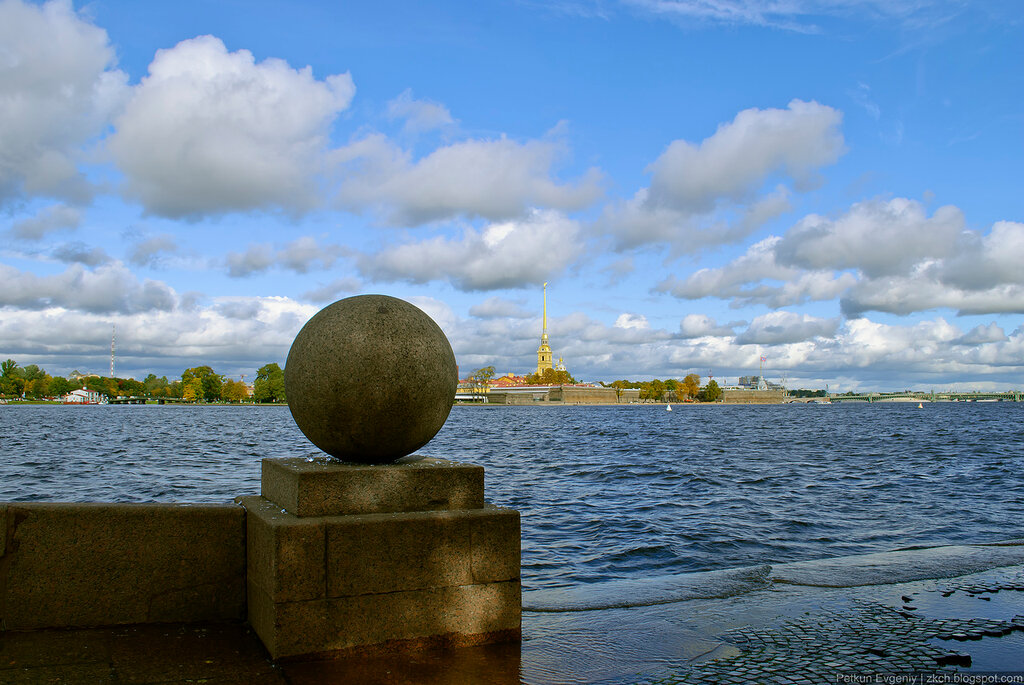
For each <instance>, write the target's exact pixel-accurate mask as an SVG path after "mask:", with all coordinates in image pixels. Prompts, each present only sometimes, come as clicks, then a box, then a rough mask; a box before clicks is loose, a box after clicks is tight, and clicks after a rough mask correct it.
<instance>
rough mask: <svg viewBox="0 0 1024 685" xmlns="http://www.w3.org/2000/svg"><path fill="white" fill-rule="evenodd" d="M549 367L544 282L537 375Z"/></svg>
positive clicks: (546, 304) (546, 303)
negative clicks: (542, 316) (542, 318)
mask: <svg viewBox="0 0 1024 685" xmlns="http://www.w3.org/2000/svg"><path fill="white" fill-rule="evenodd" d="M550 368H551V347H550V346H548V284H547V283H546V282H545V283H544V328H543V331H542V332H541V335H540V347H538V348H537V375H538V376H539V375H541V374H543V373H544V371H545V369H550Z"/></svg>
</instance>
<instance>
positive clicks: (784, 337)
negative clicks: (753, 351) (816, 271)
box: [736, 311, 839, 345]
mask: <svg viewBox="0 0 1024 685" xmlns="http://www.w3.org/2000/svg"><path fill="white" fill-rule="evenodd" d="M838 329H839V319H838V318H836V319H820V318H818V317H816V316H810V315H808V314H796V313H793V312H785V311H779V312H769V313H767V314H764V315H762V316H758V317H756V318H755V319H754V320H753V321H751V322H750V325H749V326H748V327H747V330H745V331H743V332H742V333H740V334H739V335H738V336H736V344H738V345H755V344H756V345H781V344H785V343H798V342H804V341H807V340H813V339H814V338H831V337H833V336H835V334H836V331H837V330H838Z"/></svg>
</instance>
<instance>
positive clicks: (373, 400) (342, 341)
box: [284, 295, 458, 464]
mask: <svg viewBox="0 0 1024 685" xmlns="http://www.w3.org/2000/svg"><path fill="white" fill-rule="evenodd" d="M284 382H285V394H286V395H287V397H288V406H289V408H290V409H291V412H292V416H293V417H294V418H295V423H296V424H298V426H299V428H300V429H301V430H302V432H303V433H305V435H306V437H307V438H309V439H310V441H311V442H312V443H313V444H314V445H316V446H317V447H319V448H320V449H322V450H323V451H324V452H327V453H328V454H330V455H332V456H334V457H337V458H339V459H342V460H344V461H352V462H361V463H367V464H385V463H390V462H393V461H395V460H396V459H399V458H401V457H404V456H405V455H407V454H411V453H412V452H414V451H416V450H417V449H419V448H420V447H422V446H423V445H425V444H426V443H427V442H428V441H429V440H430V439H431V438H432V437H434V435H435V434H436V433H437V431H439V430H440V429H441V426H443V425H444V422H445V420H446V419H447V418H448V414H449V412H450V411H451V408H452V402H453V401H454V399H455V389H456V387H457V386H458V367H457V366H456V364H455V354H454V353H453V352H452V348H451V345H450V344H449V343H448V339H447V338H446V337H445V335H444V332H442V331H441V329H440V328H439V327H438V325H437V324H436V323H434V321H433V319H431V318H430V317H429V316H427V315H426V314H425V313H424V312H423V311H422V310H420V309H419V308H417V307H416V306H414V305H412V304H409V303H408V302H405V301H404V300H399V299H397V298H394V297H389V296H387V295H359V296H356V297H349V298H346V299H344V300H339V301H337V302H335V303H334V304H332V305H329V306H327V307H325V308H324V309H322V310H321V311H320V312H319V313H317V314H316V315H315V316H314V317H313V318H312V319H310V320H309V321H308V322H306V325H305V326H303V327H302V330H301V331H299V334H298V335H297V336H296V337H295V341H294V342H293V343H292V347H291V350H290V351H289V352H288V360H287V363H286V364H285V369H284Z"/></svg>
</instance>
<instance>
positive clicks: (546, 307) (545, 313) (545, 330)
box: [540, 281, 548, 342]
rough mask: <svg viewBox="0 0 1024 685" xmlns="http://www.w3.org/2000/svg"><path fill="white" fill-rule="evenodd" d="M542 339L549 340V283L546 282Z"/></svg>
mask: <svg viewBox="0 0 1024 685" xmlns="http://www.w3.org/2000/svg"><path fill="white" fill-rule="evenodd" d="M540 338H541V340H543V341H544V342H547V341H548V284H547V281H545V282H544V330H543V331H541V336H540Z"/></svg>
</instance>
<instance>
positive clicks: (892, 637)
mask: <svg viewBox="0 0 1024 685" xmlns="http://www.w3.org/2000/svg"><path fill="white" fill-rule="evenodd" d="M933 591H934V592H938V593H939V594H940V595H941V596H942V597H950V596H952V595H954V594H955V593H962V594H965V595H967V596H970V597H977V598H978V599H981V600H989V599H991V595H993V594H995V593H998V592H1024V573H1020V572H1019V573H1018V574H1017V575H1016V576H1015V577H1014V578H1012V579H1010V580H1009V581H1008V582H999V583H993V584H989V585H979V584H976V583H958V582H956V581H951V582H947V583H946V584H945V585H940V586H939V587H938V588H937V589H936V590H933ZM901 601H902V603H901V604H900V605H899V606H895V607H894V606H890V605H886V604H882V603H879V602H877V601H868V600H864V599H853V600H851V605H850V606H848V607H844V608H843V609H842V610H837V611H830V610H824V611H821V612H813V613H812V615H810V616H809V617H808V618H794V619H788V620H786V621H784V622H782V623H781V624H780V625H777V626H770V627H760V628H753V627H739V628H734V629H730V630H727V631H725V632H724V633H722V635H720V638H721V639H723V640H724V641H725V642H727V643H729V644H732V645H734V646H735V647H737V648H739V649H740V650H741V651H740V653H739V654H734V655H731V656H728V657H725V658H719V659H715V660H711V661H707V662H704V663H697V664H692V665H690V666H689V667H687V668H685V669H684V670H682V671H681V672H679V673H678V674H677V675H675V676H672V677H669V678H665V679H660V680H655V681H649V682H651V683H663V684H665V685H669V684H671V685H678V684H682V683H730V684H731V683H736V684H740V683H743V684H747V683H770V684H780V685H781V684H783V683H798V684H806V683H815V684H817V683H839V682H925V681H924V679H923V678H919V679H918V680H915V681H910V680H904V681H899V680H895V679H893V678H890V679H889V680H886V679H885V675H887V674H888V675H889V676H899V675H901V674H903V675H904V676H909V674H915V675H917V676H925V675H928V674H938V675H941V674H952V673H955V672H957V671H959V670H961V669H962V668H965V667H969V666H970V665H971V657H970V655H969V654H967V653H965V652H962V651H959V650H956V649H951V648H947V647H943V646H937V645H936V644H935V642H934V641H935V640H958V641H967V640H979V639H981V638H983V637H1000V636H1003V635H1008V634H1010V633H1012V632H1015V631H1022V632H1024V615H1016V616H1014V617H1012V618H1010V619H1007V620H994V619H987V618H930V617H925V616H922V615H919V614H917V613H915V611H917V607H916V606H914V602H915V600H914V598H913V597H909V596H903V597H901ZM1022 658H1024V657H1022ZM868 673H870V674H872V676H873V678H872V679H871V680H870V681H865V680H858V679H857V676H858V674H861V675H864V674H868ZM844 676H845V678H844ZM875 676H880V677H881V678H882V679H876V678H875ZM937 682H944V680H941V679H939V680H937ZM1018 682H1019V681H1018Z"/></svg>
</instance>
